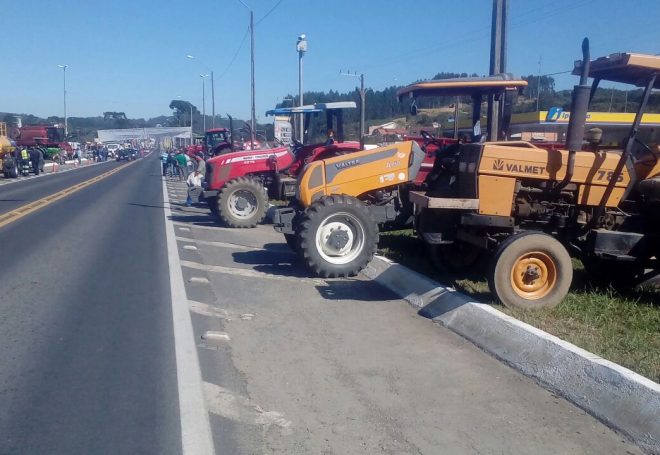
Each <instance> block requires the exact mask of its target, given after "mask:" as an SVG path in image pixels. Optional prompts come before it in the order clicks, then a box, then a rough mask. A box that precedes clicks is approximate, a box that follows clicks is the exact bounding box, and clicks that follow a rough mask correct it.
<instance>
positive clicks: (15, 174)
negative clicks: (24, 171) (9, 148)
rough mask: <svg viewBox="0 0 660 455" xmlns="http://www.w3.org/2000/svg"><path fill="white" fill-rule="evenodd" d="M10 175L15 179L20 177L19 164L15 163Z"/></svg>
mask: <svg viewBox="0 0 660 455" xmlns="http://www.w3.org/2000/svg"><path fill="white" fill-rule="evenodd" d="M8 174H9V177H11V178H13V179H15V178H17V177H18V164H16V163H14V164H13V165H12V166H11V167H10V168H9V171H8Z"/></svg>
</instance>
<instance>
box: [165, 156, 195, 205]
mask: <svg viewBox="0 0 660 455" xmlns="http://www.w3.org/2000/svg"><path fill="white" fill-rule="evenodd" d="M160 158H161V161H162V165H163V176H164V177H167V176H170V177H177V178H178V179H179V181H184V180H185V182H186V184H187V185H188V197H187V198H186V205H187V206H189V207H190V206H191V205H192V198H193V196H199V193H200V192H201V189H202V184H203V181H204V178H205V175H206V162H205V161H204V156H203V155H202V153H200V152H198V153H185V150H184V149H183V148H179V149H178V150H177V151H176V153H175V152H174V151H170V152H169V153H166V152H163V153H162V154H161V157H160Z"/></svg>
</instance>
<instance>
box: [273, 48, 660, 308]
mask: <svg viewBox="0 0 660 455" xmlns="http://www.w3.org/2000/svg"><path fill="white" fill-rule="evenodd" d="M582 51H583V58H582V60H581V61H578V62H576V64H575V70H574V74H576V75H579V76H580V83H579V85H576V86H575V87H574V90H573V97H572V102H571V116H570V120H569V125H568V130H567V133H566V144H565V146H564V147H553V146H545V147H540V146H538V145H535V144H534V143H530V142H525V141H508V142H506V141H498V140H494V141H486V142H482V141H480V140H479V136H480V131H479V127H480V125H479V118H480V117H479V115H478V113H476V111H477V107H476V106H478V105H480V104H481V103H480V100H478V99H476V97H473V110H474V111H475V113H474V114H473V120H475V121H474V125H475V129H474V134H473V142H471V143H458V144H453V145H450V146H448V147H446V148H444V149H442V150H438V152H437V156H436V159H435V162H434V167H433V171H432V172H431V173H430V174H429V175H428V177H427V178H426V181H425V184H424V185H423V186H422V187H420V188H417V190H413V191H406V195H407V198H408V199H409V201H410V202H411V203H413V204H414V207H415V210H414V213H415V215H414V217H415V229H416V231H417V233H418V234H419V235H420V237H421V238H422V239H423V240H424V241H425V242H426V243H428V244H429V245H430V246H432V247H433V248H438V249H439V250H440V251H441V252H442V254H441V255H440V257H441V258H442V259H444V260H446V261H448V262H452V261H455V262H457V263H461V262H462V263H465V262H466V261H467V262H469V260H470V258H473V260H475V261H476V260H484V258H489V259H488V260H489V267H488V271H487V278H488V282H489V286H490V289H491V291H492V293H493V295H494V296H495V297H496V298H497V299H498V300H499V301H501V302H502V303H504V304H505V305H507V306H511V307H518V308H540V307H552V306H555V305H557V304H559V303H560V302H561V301H562V300H563V299H564V297H565V296H566V294H567V292H568V290H569V287H570V284H571V280H572V277H573V268H572V263H571V256H574V257H577V258H579V259H581V260H582V261H583V263H584V264H585V267H586V269H587V271H588V272H590V273H593V274H595V275H600V276H601V277H603V276H612V277H613V278H617V279H625V280H630V282H633V281H634V280H639V279H641V277H642V276H643V275H644V274H645V273H646V274H647V275H648V273H649V272H647V271H648V270H651V271H652V272H650V273H657V271H658V270H660V266H659V263H658V259H659V257H660V162H659V160H658V158H659V156H660V153H659V152H658V150H657V147H656V148H652V147H649V146H648V145H647V144H645V143H643V141H641V139H640V138H639V137H638V129H639V125H640V122H641V118H642V115H643V113H644V110H645V109H646V106H647V104H648V100H649V97H650V96H651V92H652V91H653V89H657V88H660V80H658V78H657V75H658V73H659V72H660V57H658V56H650V55H642V54H632V53H620V54H613V55H609V56H607V57H602V58H599V59H596V60H593V61H591V60H590V58H589V43H588V40H586V39H585V40H584V42H583V44H582ZM588 78H593V84H588ZM484 79H485V80H486V79H488V78H484ZM603 80H604V81H613V82H619V83H627V84H632V85H636V86H639V87H642V88H643V95H642V99H641V101H640V104H639V109H638V111H637V113H636V115H635V119H634V121H633V123H632V125H631V128H630V131H629V133H628V135H627V137H625V138H622V140H623V142H622V144H623V149H619V150H616V149H614V148H612V147H609V146H602V145H600V135H599V134H598V131H594V130H590V131H589V132H588V134H587V135H586V136H587V137H586V141H585V122H586V116H587V111H588V107H589V103H590V101H591V98H592V97H593V94H594V92H595V91H596V88H597V87H598V84H599V82H600V81H603ZM440 82H441V81H435V82H433V81H431V82H428V83H418V84H413V85H411V86H408V87H405V88H403V89H401V90H400V91H399V93H398V96H399V97H400V98H402V97H405V96H410V97H413V98H414V97H416V96H419V95H422V94H424V93H425V90H426V93H428V89H429V87H432V86H429V85H428V84H433V83H440ZM425 84H426V85H425ZM504 104H505V105H506V103H504ZM489 134H490V136H491V137H493V135H492V133H489ZM495 137H500V134H499V132H498V133H497V134H496V136H495ZM423 159H424V153H423V152H422V151H421V150H420V148H419V147H418V146H417V145H416V144H415V143H413V142H404V143H400V144H396V145H393V146H389V147H382V148H378V149H374V150H368V151H362V152H357V153H353V154H351V155H350V156H344V157H337V158H331V159H328V160H324V161H319V162H315V163H313V164H312V165H310V166H309V168H308V169H306V171H305V173H304V174H303V175H302V177H301V179H300V181H299V184H300V186H299V189H298V208H292V207H289V208H283V209H280V210H279V211H278V212H276V214H275V229H276V230H278V231H279V232H282V233H284V234H285V235H286V236H288V237H289V240H291V239H294V240H295V241H294V242H293V243H294V244H295V247H296V249H297V251H298V254H299V256H300V257H301V259H302V260H303V261H304V262H305V264H306V265H307V266H308V267H310V268H311V269H312V270H313V271H314V272H315V273H317V274H319V275H321V276H324V277H335V276H349V275H354V274H356V273H358V272H359V271H360V270H361V269H362V268H364V267H365V266H366V265H367V263H368V262H369V261H370V260H371V259H372V257H373V255H374V253H375V251H376V248H377V243H378V232H379V231H378V230H379V225H380V224H382V223H384V222H386V221H387V220H390V219H393V217H395V216H396V213H395V212H396V205H395V204H388V203H387V201H388V199H392V198H395V197H398V194H399V190H400V189H401V188H404V187H405V186H406V185H407V184H408V183H409V182H410V181H413V180H414V179H415V176H416V174H417V172H419V169H420V166H421V163H422V160H423ZM383 201H384V202H385V203H383ZM290 243H291V242H290ZM476 253H487V255H484V254H476Z"/></svg>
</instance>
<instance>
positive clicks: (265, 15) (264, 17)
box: [254, 0, 284, 25]
mask: <svg viewBox="0 0 660 455" xmlns="http://www.w3.org/2000/svg"><path fill="white" fill-rule="evenodd" d="M283 1H284V0H279V1H278V2H277V3H275V5H274V6H273V7H272V8H271V9H269V10H268V12H267V13H266V14H264V15H263V17H262V18H261V19H259V20H258V21H257V23H256V24H254V25H259V24H260V23H261V21H263V20H264V19H266V18H267V17H268V16H269V15H270V13H272V12H273V11H275V9H276V8H277V7H278V6H280V4H281V3H282V2H283Z"/></svg>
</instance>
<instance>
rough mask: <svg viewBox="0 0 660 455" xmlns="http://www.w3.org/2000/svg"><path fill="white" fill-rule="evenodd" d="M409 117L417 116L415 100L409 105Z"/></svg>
mask: <svg viewBox="0 0 660 455" xmlns="http://www.w3.org/2000/svg"><path fill="white" fill-rule="evenodd" d="M410 115H417V104H415V100H413V102H412V104H411V105H410Z"/></svg>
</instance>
